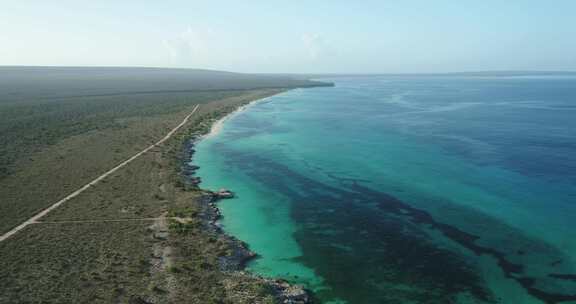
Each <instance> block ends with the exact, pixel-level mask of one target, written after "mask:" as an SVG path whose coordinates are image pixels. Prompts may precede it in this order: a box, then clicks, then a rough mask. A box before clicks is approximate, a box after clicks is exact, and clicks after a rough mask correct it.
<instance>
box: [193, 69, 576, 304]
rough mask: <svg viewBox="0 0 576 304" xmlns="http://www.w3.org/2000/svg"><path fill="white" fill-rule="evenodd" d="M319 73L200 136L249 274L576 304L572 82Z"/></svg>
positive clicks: (390, 293) (324, 290) (350, 290)
mask: <svg viewBox="0 0 576 304" xmlns="http://www.w3.org/2000/svg"><path fill="white" fill-rule="evenodd" d="M322 80H326V81H331V82H334V83H335V87H332V88H330V87H323V88H309V89H296V90H291V91H288V92H285V93H282V94H279V95H276V96H272V97H269V98H266V99H264V100H261V101H259V102H257V103H255V104H253V105H251V106H249V107H248V108H247V109H245V110H243V111H241V112H237V113H235V114H233V115H231V116H230V117H229V118H228V119H227V120H226V121H225V123H224V124H223V127H222V130H221V131H220V132H219V133H218V134H217V135H214V136H211V137H208V138H206V139H204V140H202V141H201V142H199V143H198V145H197V146H196V154H195V155H194V159H193V160H192V162H193V163H194V164H195V165H199V166H200V169H199V170H198V175H199V176H201V177H202V179H203V183H202V187H203V188H206V189H214V190H217V189H219V188H228V189H231V190H232V191H234V192H235V193H236V194H237V198H235V199H231V200H226V201H222V202H220V203H219V204H220V208H221V211H222V213H223V216H224V217H223V219H222V225H223V228H224V230H225V231H226V232H227V233H229V234H231V235H233V236H235V237H237V238H238V239H240V240H242V241H245V242H246V243H247V244H248V245H249V246H250V248H251V249H252V250H253V251H255V252H256V253H258V254H259V257H258V258H257V259H255V260H254V261H252V262H251V263H250V264H249V265H248V270H250V271H252V272H253V273H256V274H258V275H262V276H265V277H280V278H284V279H286V280H288V281H290V282H293V283H297V284H303V285H305V286H306V287H307V288H309V289H310V290H312V291H313V292H314V295H315V297H316V298H317V301H318V302H319V303H527V304H531V303H570V301H572V302H571V303H576V226H575V225H574V223H575V222H576V77H551V76H539V75H531V76H529V77H528V76H527V77H520V76H519V77H503V76H502V77H489V76H484V77H471V76H410V77H408V76H404V77H402V76H366V77H359V76H358V77H348V78H347V77H339V78H334V79H322ZM563 301H564V302H563Z"/></svg>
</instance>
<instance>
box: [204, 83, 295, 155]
mask: <svg viewBox="0 0 576 304" xmlns="http://www.w3.org/2000/svg"><path fill="white" fill-rule="evenodd" d="M287 91H288V90H283V91H281V92H278V93H276V94H274V95H270V96H267V97H263V98H259V99H255V100H253V101H250V102H248V103H247V104H244V105H241V106H239V107H237V108H236V109H235V110H233V111H232V112H230V113H227V114H226V115H224V116H223V117H221V118H219V119H217V120H216V121H214V122H212V125H211V126H210V131H209V132H208V133H206V134H204V135H202V136H200V137H199V138H198V139H196V140H195V141H194V143H195V144H196V143H198V142H200V141H201V140H204V139H208V138H210V137H214V136H216V135H218V134H220V132H221V131H222V128H224V123H225V122H226V121H227V120H228V119H230V118H232V117H233V116H235V115H237V114H238V113H240V112H243V111H246V110H247V109H248V108H250V107H252V106H254V105H255V104H257V103H260V102H262V101H265V100H266V99H268V98H270V97H272V96H276V95H278V94H282V93H284V92H287Z"/></svg>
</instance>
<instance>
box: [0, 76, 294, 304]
mask: <svg viewBox="0 0 576 304" xmlns="http://www.w3.org/2000/svg"><path fill="white" fill-rule="evenodd" d="M235 75H238V74H235ZM2 77H6V75H3V74H2V69H0V78H2ZM52 81H55V80H52ZM126 81H128V80H126ZM284 81H287V80H286V79H284ZM160 82H161V81H160ZM119 83H120V84H121V85H119V86H118V88H117V91H118V90H123V89H124V87H123V86H128V87H130V86H129V85H128V84H126V83H121V82H119ZM297 83H298V82H295V83H293V84H294V85H295V84H297ZM51 85H52V86H54V83H52V84H51ZM67 85H70V84H62V86H61V87H60V89H61V90H63V89H62V88H65V87H66V86H67ZM107 85H111V83H107ZM262 86H263V87H266V86H265V85H262ZM16 87H18V86H16ZM129 89H133V88H129ZM149 89H154V90H157V91H158V90H159V89H158V88H155V87H153V86H151V87H150V88H149ZM74 90H76V91H81V89H78V88H75V89H73V90H72V91H74ZM110 90H112V89H110ZM57 91H58V90H57V88H53V87H52V88H50V90H49V92H44V91H42V90H41V89H38V88H37V87H34V86H31V87H30V92H35V93H34V94H40V93H38V92H44V93H42V94H46V95H45V96H50V94H51V93H50V92H57ZM112 91H113V90H112ZM117 91H115V92H114V94H110V95H105V94H101V95H100V96H89V97H66V98H63V97H58V98H52V97H50V98H43V97H42V96H43V95H37V96H36V97H34V98H32V97H30V96H29V95H30V94H31V93H30V92H27V93H26V94H28V95H26V94H24V93H23V94H20V95H18V94H16V95H14V96H20V97H22V96H24V95H26V96H28V97H26V98H24V99H21V100H16V99H14V100H12V101H9V100H6V96H8V95H7V94H6V91H4V92H3V94H4V95H2V94H0V95H2V98H4V99H2V100H1V101H0V142H1V143H2V146H1V147H0V159H1V160H2V168H3V169H2V172H3V173H2V174H3V176H2V177H1V178H0V185H1V187H0V231H1V232H5V231H8V230H9V229H10V228H11V227H14V226H15V225H17V224H19V223H21V222H22V221H24V220H26V219H27V218H29V217H30V216H32V215H33V214H35V213H36V212H38V211H39V210H41V209H43V208H46V207H47V206H49V205H51V204H53V203H54V202H56V201H57V200H58V199H60V198H62V197H63V196H65V195H67V194H69V193H71V192H73V191H74V190H76V189H78V188H79V187H80V186H82V185H84V184H85V183H87V182H89V181H91V180H92V179H94V178H95V177H97V176H99V175H100V174H102V173H103V172H106V171H107V170H109V169H110V168H112V167H114V166H115V165H117V164H118V163H119V162H121V161H123V160H125V159H127V158H128V157H130V156H132V155H134V154H135V153H137V152H138V151H140V150H142V149H143V148H145V147H147V146H149V145H150V144H152V143H154V142H156V141H157V140H159V139H160V138H162V137H163V136H165V135H166V133H167V132H168V131H169V130H171V129H172V128H174V127H175V126H176V125H178V124H179V123H180V122H181V121H182V119H183V118H184V117H185V116H186V115H188V114H189V113H190V112H191V111H192V109H193V108H194V107H195V105H196V104H202V105H201V107H200V108H199V110H198V111H197V113H196V114H195V115H194V116H192V117H191V119H190V121H189V123H188V124H187V125H186V126H185V127H184V128H183V129H182V130H180V132H178V133H177V134H176V135H175V136H173V137H172V138H171V139H170V140H169V141H167V142H165V143H164V144H163V145H162V146H159V147H157V148H154V149H153V150H152V151H150V152H148V153H146V154H144V155H142V156H141V157H140V158H138V159H136V160H135V161H133V162H132V163H130V164H129V165H127V166H126V167H124V168H122V169H121V170H119V171H117V172H116V173H114V174H113V175H111V176H109V177H108V178H107V179H105V180H104V181H102V182H100V183H99V184H97V185H96V186H95V187H92V188H90V189H88V190H87V191H85V192H83V193H82V194H81V195H79V196H77V197H75V198H74V199H72V200H70V201H68V202H66V203H65V204H63V205H62V206H60V208H58V209H56V210H54V211H53V212H51V213H50V214H49V215H48V216H46V217H44V218H42V220H41V223H38V224H33V225H30V226H28V227H27V228H26V229H25V230H23V231H21V232H20V233H18V234H16V235H14V236H13V237H11V238H10V239H8V240H6V241H4V242H1V243H0V303H272V302H274V298H273V297H272V296H271V294H270V291H269V290H268V289H267V287H266V286H265V284H263V282H262V281H261V280H259V279H256V278H251V277H249V276H245V275H240V274H236V273H225V272H222V271H221V270H220V268H219V264H218V259H219V258H220V257H222V256H226V255H228V254H229V253H230V248H229V246H230V244H228V243H227V242H226V240H225V239H224V238H222V237H221V236H219V235H216V234H213V233H210V232H208V231H207V230H205V229H204V228H203V227H204V226H203V224H202V222H201V220H200V218H199V214H200V205H199V202H198V198H199V196H200V194H201V192H200V190H199V189H197V188H195V187H191V186H189V185H187V184H186V183H185V182H183V180H182V177H181V175H180V174H179V172H178V169H179V167H180V164H181V161H182V157H183V156H184V154H183V143H184V141H185V140H186V139H188V138H189V137H190V136H191V135H192V134H200V133H203V132H205V131H207V130H208V128H209V127H210V124H211V122H212V121H213V120H214V119H216V118H218V117H221V116H223V115H225V114H226V113H228V112H230V111H232V110H233V109H235V108H237V107H238V106H240V105H243V104H246V103H247V102H249V101H252V100H255V99H258V98H262V97H265V96H269V95H271V94H276V93H278V92H280V91H281V90H279V89H270V88H261V89H257V90H250V89H247V88H244V89H241V90H238V88H234V90H232V89H230V90H220V91H206V90H202V91H191V92H164V93H145V94H143V93H133V94H128V93H126V94H124V93H123V94H120V95H118V94H116V93H117ZM62 93H63V94H64V93H66V94H68V93H69V92H68V91H66V90H64V91H62ZM73 93H74V92H73ZM54 94H55V93H54ZM166 217H170V219H167V218H166Z"/></svg>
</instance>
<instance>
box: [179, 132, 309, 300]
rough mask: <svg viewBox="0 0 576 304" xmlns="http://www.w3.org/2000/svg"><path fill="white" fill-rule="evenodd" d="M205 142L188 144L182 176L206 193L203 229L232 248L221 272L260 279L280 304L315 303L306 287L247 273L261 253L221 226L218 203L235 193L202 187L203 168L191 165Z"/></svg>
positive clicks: (223, 259)
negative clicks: (191, 161) (200, 170)
mask: <svg viewBox="0 0 576 304" xmlns="http://www.w3.org/2000/svg"><path fill="white" fill-rule="evenodd" d="M201 139H202V136H197V135H196V136H193V137H192V138H190V139H189V140H187V141H186V142H185V144H184V147H183V149H184V155H183V158H182V163H181V173H182V175H183V176H182V177H183V180H184V183H185V184H186V186H187V187H191V188H193V189H195V190H197V191H201V193H202V194H201V197H200V200H199V203H200V208H201V211H200V213H199V218H200V219H201V222H202V225H203V228H204V229H205V231H206V232H207V233H210V234H212V235H215V236H216V237H217V238H218V239H222V240H224V241H225V242H226V244H228V246H229V248H230V251H229V254H228V255H226V256H223V257H220V258H219V264H220V270H221V271H223V272H232V273H236V274H239V275H241V276H250V277H251V278H256V279H258V280H260V281H261V282H262V283H263V284H265V285H267V286H268V287H269V288H270V290H271V291H272V292H273V295H274V297H275V298H276V300H277V302H278V303H283V304H308V303H312V294H311V292H310V291H309V290H306V289H304V288H303V287H302V286H299V285H293V284H290V283H288V282H287V281H285V280H282V279H267V278H263V277H260V276H257V275H254V274H251V273H248V272H245V271H244V270H245V267H246V265H247V264H248V262H250V261H251V260H253V259H255V258H257V257H258V254H257V253H255V252H253V251H251V250H250V249H249V247H248V245H247V244H246V243H245V242H243V241H241V240H239V239H237V238H235V237H233V236H231V235H228V234H226V233H225V232H224V231H223V230H222V227H221V224H220V219H221V218H222V213H221V212H220V209H219V208H218V201H219V200H221V199H228V198H233V196H234V194H233V192H231V191H229V190H225V189H221V190H219V191H211V190H207V189H202V188H201V187H200V184H201V182H202V180H201V177H199V176H197V175H196V170H198V169H199V167H198V166H196V165H193V164H191V163H190V160H191V159H192V158H193V156H194V153H195V152H196V150H195V144H196V143H197V142H198V141H199V140H201Z"/></svg>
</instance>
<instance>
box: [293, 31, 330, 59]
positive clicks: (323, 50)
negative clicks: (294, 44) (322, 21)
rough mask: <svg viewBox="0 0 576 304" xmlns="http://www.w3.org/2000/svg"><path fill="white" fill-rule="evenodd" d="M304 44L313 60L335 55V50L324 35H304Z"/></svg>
mask: <svg viewBox="0 0 576 304" xmlns="http://www.w3.org/2000/svg"><path fill="white" fill-rule="evenodd" d="M301 39H302V42H303V43H304V47H305V48H306V51H307V53H308V56H309V57H310V58H311V59H312V60H317V59H321V58H323V57H327V56H332V55H334V54H335V49H334V48H333V47H332V45H331V44H330V43H329V41H327V40H326V39H325V38H324V36H323V35H322V34H318V33H306V34H303V35H302V38H301Z"/></svg>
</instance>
